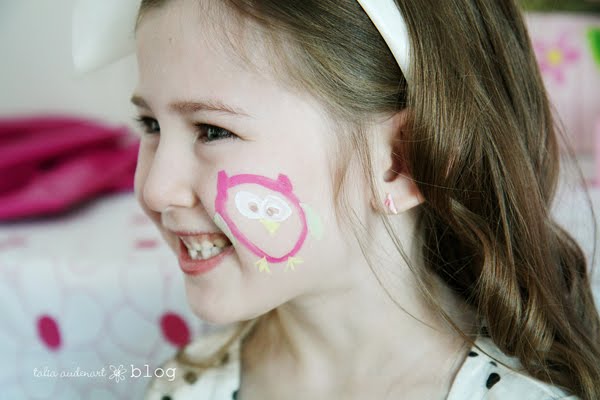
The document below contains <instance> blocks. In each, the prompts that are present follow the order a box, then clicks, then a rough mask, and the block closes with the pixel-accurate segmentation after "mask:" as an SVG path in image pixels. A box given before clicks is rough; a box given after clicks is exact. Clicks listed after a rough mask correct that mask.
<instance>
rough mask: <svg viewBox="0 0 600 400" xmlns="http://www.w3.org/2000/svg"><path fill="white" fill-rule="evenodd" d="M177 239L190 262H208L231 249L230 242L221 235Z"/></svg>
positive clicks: (209, 234) (190, 236)
mask: <svg viewBox="0 0 600 400" xmlns="http://www.w3.org/2000/svg"><path fill="white" fill-rule="evenodd" d="M178 238H179V240H180V241H181V242H182V243H183V245H184V249H185V250H187V252H188V254H189V256H190V258H191V259H192V260H208V259H211V258H213V257H215V256H218V255H219V254H221V253H222V252H223V251H225V250H227V249H228V248H229V247H231V241H230V240H229V239H228V238H227V236H225V235H224V234H222V233H202V234H198V235H185V236H178Z"/></svg>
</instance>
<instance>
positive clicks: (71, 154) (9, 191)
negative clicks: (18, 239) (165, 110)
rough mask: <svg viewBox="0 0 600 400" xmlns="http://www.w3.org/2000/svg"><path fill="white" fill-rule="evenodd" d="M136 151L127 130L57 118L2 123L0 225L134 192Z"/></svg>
mask: <svg viewBox="0 0 600 400" xmlns="http://www.w3.org/2000/svg"><path fill="white" fill-rule="evenodd" d="M137 150H138V141H137V140H136V139H133V137H132V135H130V134H129V133H128V130H127V128H125V127H118V128H113V127H107V126H103V125H100V124H98V123H95V122H92V121H88V120H85V119H77V118H71V117H54V116H50V117H45V116H44V117H29V118H14V119H4V120H0V176H1V177H2V179H0V220H14V219H18V218H23V217H35V216H42V215H48V214H52V213H57V212H62V211H66V210H68V209H69V208H71V207H73V206H75V205H78V204H80V203H81V202H83V201H85V200H89V199H91V198H93V197H95V196H98V195H101V194H104V193H107V192H113V191H127V190H131V189H132V188H133V175H134V172H135V164H136V158H137Z"/></svg>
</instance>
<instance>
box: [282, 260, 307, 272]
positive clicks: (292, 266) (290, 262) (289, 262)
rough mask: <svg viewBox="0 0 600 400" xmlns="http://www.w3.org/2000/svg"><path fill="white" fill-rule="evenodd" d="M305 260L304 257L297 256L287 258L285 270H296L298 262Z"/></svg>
mask: <svg viewBox="0 0 600 400" xmlns="http://www.w3.org/2000/svg"><path fill="white" fill-rule="evenodd" d="M303 262H304V260H303V259H301V258H297V257H290V258H288V259H287V265H286V267H285V270H286V271H287V270H288V269H291V270H292V271H295V270H296V264H302V263H303Z"/></svg>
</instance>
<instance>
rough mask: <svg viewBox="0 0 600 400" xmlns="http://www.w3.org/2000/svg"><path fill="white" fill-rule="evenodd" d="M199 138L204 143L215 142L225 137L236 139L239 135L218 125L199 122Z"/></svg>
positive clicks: (197, 126)
mask: <svg viewBox="0 0 600 400" xmlns="http://www.w3.org/2000/svg"><path fill="white" fill-rule="evenodd" d="M196 128H197V129H198V133H199V134H198V140H200V141H201V142H202V143H209V142H214V141H217V140H223V139H236V138H237V136H236V135H235V134H233V133H231V132H229V131H228V130H227V129H223V128H219V127H218V126H214V125H209V124H197V125H196Z"/></svg>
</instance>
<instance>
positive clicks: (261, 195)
mask: <svg viewBox="0 0 600 400" xmlns="http://www.w3.org/2000/svg"><path fill="white" fill-rule="evenodd" d="M215 211H216V214H215V223H216V224H217V225H220V226H222V228H223V230H224V231H228V232H230V235H231V236H232V237H233V238H234V239H235V241H237V242H238V243H240V244H242V245H244V246H246V247H247V248H248V249H249V250H250V251H252V252H253V253H254V254H255V255H256V256H258V257H259V260H258V261H257V262H256V265H257V266H258V269H259V271H265V272H270V268H269V263H281V262H286V263H287V267H290V268H292V269H294V266H295V264H300V263H302V262H303V261H302V259H301V258H298V257H295V256H296V254H297V253H298V251H299V250H300V249H301V248H302V245H303V244H304V241H305V240H306V236H307V233H308V222H307V218H306V215H305V212H304V210H303V205H302V204H301V203H300V201H299V200H298V198H297V197H296V196H295V195H294V193H293V188H292V183H291V182H290V180H289V179H288V177H287V176H285V175H282V174H280V175H279V176H278V177H277V179H276V180H273V179H270V178H267V177H265V176H260V175H252V174H242V175H234V176H232V177H229V176H227V173H226V172H225V171H220V172H219V174H218V178H217V198H216V200H215ZM259 223H260V225H262V226H263V227H264V231H262V230H261V229H258V224H259ZM223 224H224V225H225V226H223ZM278 233H279V234H283V235H285V236H287V237H291V238H293V239H292V240H291V241H290V242H289V245H288V246H284V247H281V246H279V245H278V246H276V247H275V248H274V247H273V246H272V244H273V243H277V244H279V243H278V241H277V240H273V236H275V235H276V234H278Z"/></svg>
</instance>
